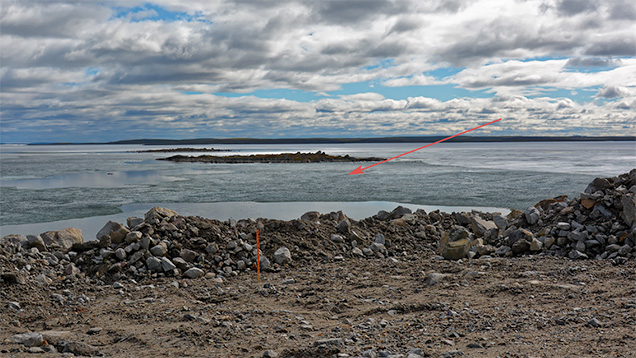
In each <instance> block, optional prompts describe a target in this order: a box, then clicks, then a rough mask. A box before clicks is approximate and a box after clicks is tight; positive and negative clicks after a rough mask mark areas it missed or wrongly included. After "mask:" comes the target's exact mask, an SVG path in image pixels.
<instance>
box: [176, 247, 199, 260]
mask: <svg viewBox="0 0 636 358" xmlns="http://www.w3.org/2000/svg"><path fill="white" fill-rule="evenodd" d="M179 256H181V258H182V259H184V260H186V261H187V262H194V260H196V258H197V256H199V255H198V254H197V253H196V252H194V251H192V250H190V249H181V252H180V253H179Z"/></svg>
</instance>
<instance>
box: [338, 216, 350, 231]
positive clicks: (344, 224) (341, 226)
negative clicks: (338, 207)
mask: <svg viewBox="0 0 636 358" xmlns="http://www.w3.org/2000/svg"><path fill="white" fill-rule="evenodd" d="M337 229H338V232H340V233H341V234H345V235H346V234H348V233H349V230H350V229H351V221H349V219H346V218H345V219H344V220H342V221H340V222H339V223H338V226H337Z"/></svg>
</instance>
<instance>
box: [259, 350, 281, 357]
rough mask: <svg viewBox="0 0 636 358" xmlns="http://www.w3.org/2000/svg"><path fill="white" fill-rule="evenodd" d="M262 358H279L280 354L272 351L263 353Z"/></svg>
mask: <svg viewBox="0 0 636 358" xmlns="http://www.w3.org/2000/svg"><path fill="white" fill-rule="evenodd" d="M262 357H263V358H278V353H276V352H275V351H272V350H267V351H265V352H263V355H262Z"/></svg>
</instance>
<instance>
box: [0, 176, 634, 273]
mask: <svg viewBox="0 0 636 358" xmlns="http://www.w3.org/2000/svg"><path fill="white" fill-rule="evenodd" d="M635 195H636V169H634V170H632V171H631V172H630V173H627V174H622V175H620V176H617V177H613V178H598V179H595V180H594V181H593V182H592V183H591V184H590V185H589V186H588V187H587V188H586V189H585V192H584V193H582V194H581V195H580V196H579V197H577V198H574V199H571V200H570V199H568V198H567V197H565V196H562V197H557V198H553V199H547V200H543V201H541V202H539V203H538V204H537V205H535V206H533V207H531V208H528V209H527V210H526V211H524V212H521V211H517V210H513V211H512V212H511V213H510V214H509V215H507V216H502V215H500V214H496V213H495V214H492V213H482V212H478V211H473V212H470V213H465V212H462V213H450V214H449V213H442V212H439V211H433V212H430V213H426V212H424V211H423V210H418V211H416V212H411V210H409V209H407V208H403V207H398V208H396V209H394V210H393V211H392V212H387V211H380V212H379V213H378V214H377V215H374V216H373V217H370V218H366V219H363V220H360V221H356V220H352V219H350V218H348V217H346V215H344V214H343V213H342V212H332V213H329V214H320V213H318V212H308V213H305V214H304V215H302V216H301V217H300V218H299V219H296V220H291V221H281V220H269V219H258V220H254V219H245V220H238V221H236V220H233V219H230V220H227V221H224V222H221V221H218V220H210V219H205V218H201V217H185V216H181V215H178V214H177V213H176V212H174V211H172V210H169V209H165V208H158V207H157V208H152V209H151V210H150V211H148V212H147V213H146V214H145V217H144V218H128V220H127V223H126V225H123V224H121V223H116V222H108V223H107V224H106V225H105V226H104V228H103V229H102V230H100V232H99V233H98V234H97V237H96V240H93V241H84V240H83V237H82V235H81V232H80V231H79V230H77V229H72V228H69V229H64V230H60V231H55V232H46V233H43V234H41V235H37V236H28V237H24V236H22V235H9V236H5V237H4V238H2V240H0V264H1V267H2V272H1V273H0V279H1V280H2V282H4V283H6V284H23V283H25V282H26V281H28V280H34V281H37V282H42V283H47V282H50V281H51V280H55V279H57V278H59V277H61V276H63V277H71V278H73V277H83V276H88V277H89V278H94V279H99V280H101V281H104V282H116V281H119V280H122V279H126V278H128V279H135V280H140V279H145V278H156V277H167V276H170V277H177V278H189V279H196V278H200V277H206V278H210V279H217V280H223V279H224V278H227V277H229V276H235V275H238V274H240V273H242V272H245V271H250V270H255V269H256V257H257V252H256V231H257V230H259V232H260V237H261V246H260V247H261V253H260V255H259V256H260V260H261V262H260V267H261V269H262V270H264V271H277V270H280V269H281V268H283V267H284V266H286V265H292V266H295V265H306V264H310V263H311V262H313V261H315V260H320V261H329V260H335V261H338V260H345V259H355V258H386V257H388V258H389V259H392V260H395V259H399V258H400V257H402V256H406V255H410V254H417V255H423V256H426V255H429V256H430V255H434V254H435V253H441V255H442V257H444V258H446V259H462V258H479V257H482V258H488V257H492V256H514V255H527V254H540V255H551V256H567V257H569V258H572V259H580V258H596V259H611V260H614V261H613V262H615V263H623V262H625V261H626V260H628V259H630V258H633V257H635V256H636V251H635V244H636V217H635V215H636V197H635Z"/></svg>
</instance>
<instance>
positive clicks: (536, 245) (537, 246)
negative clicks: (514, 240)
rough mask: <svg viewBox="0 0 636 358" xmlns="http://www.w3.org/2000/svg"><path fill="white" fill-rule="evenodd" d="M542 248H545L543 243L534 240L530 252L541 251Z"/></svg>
mask: <svg viewBox="0 0 636 358" xmlns="http://www.w3.org/2000/svg"><path fill="white" fill-rule="evenodd" d="M542 247H543V243H542V242H541V241H539V240H537V239H532V241H531V242H530V251H533V252H536V251H541V248H542Z"/></svg>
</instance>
